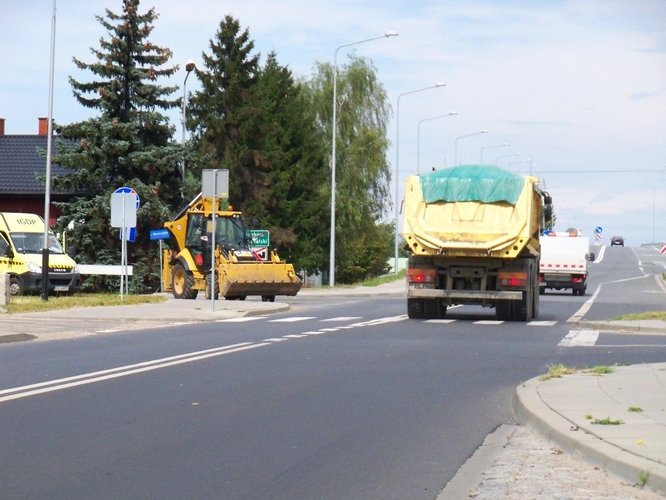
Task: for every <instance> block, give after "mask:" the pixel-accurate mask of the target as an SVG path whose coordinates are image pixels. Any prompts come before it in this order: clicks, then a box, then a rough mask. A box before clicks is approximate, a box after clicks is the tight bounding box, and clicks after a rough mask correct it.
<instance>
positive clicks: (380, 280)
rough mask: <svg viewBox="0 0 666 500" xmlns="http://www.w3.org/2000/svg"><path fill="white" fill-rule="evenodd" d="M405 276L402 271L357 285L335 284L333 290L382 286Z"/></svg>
mask: <svg viewBox="0 0 666 500" xmlns="http://www.w3.org/2000/svg"><path fill="white" fill-rule="evenodd" d="M406 275H407V271H405V270H404V269H403V270H402V271H398V274H384V275H382V276H377V277H375V278H369V279H367V280H365V281H359V282H358V283H351V284H344V283H337V282H336V283H335V288H354V287H357V286H378V285H383V284H384V283H392V282H393V281H398V280H404V279H405V276H406ZM318 288H329V286H328V285H322V286H321V287H318Z"/></svg>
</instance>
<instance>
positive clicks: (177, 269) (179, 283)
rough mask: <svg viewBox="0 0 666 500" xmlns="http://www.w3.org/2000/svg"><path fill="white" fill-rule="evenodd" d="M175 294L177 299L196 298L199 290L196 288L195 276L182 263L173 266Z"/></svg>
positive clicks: (172, 282)
mask: <svg viewBox="0 0 666 500" xmlns="http://www.w3.org/2000/svg"><path fill="white" fill-rule="evenodd" d="M171 286H172V288H173V296H174V297H175V298H177V299H196V298H197V295H198V293H199V290H195V289H194V276H192V273H188V272H187V271H186V270H185V268H184V267H183V265H182V264H176V265H175V266H173V279H172V281H171Z"/></svg>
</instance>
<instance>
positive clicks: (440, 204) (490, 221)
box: [402, 165, 552, 321]
mask: <svg viewBox="0 0 666 500" xmlns="http://www.w3.org/2000/svg"><path fill="white" fill-rule="evenodd" d="M403 214H404V215H403V217H404V219H403V229H402V235H403V237H404V240H405V244H406V249H407V250H408V252H409V254H410V256H409V259H408V263H407V314H408V316H409V317H410V318H419V319H424V318H425V319H438V318H443V317H444V316H445V314H446V310H447V307H449V306H452V305H456V304H477V305H481V306H483V307H490V308H493V307H494V308H495V312H496V316H497V318H498V319H501V320H505V321H529V320H531V319H533V318H536V317H537V316H538V314H539V256H540V245H539V235H540V234H541V232H542V230H544V229H546V228H549V227H551V226H552V200H551V197H550V195H549V194H548V193H547V192H546V191H544V190H542V189H541V188H540V185H539V180H538V178H537V177H533V176H522V175H518V174H516V173H513V172H510V171H508V170H505V169H502V168H499V167H497V166H495V165H460V166H456V167H452V168H447V169H442V170H436V171H433V172H429V173H427V174H424V175H414V176H409V177H408V178H407V181H406V190H405V198H404V206H403Z"/></svg>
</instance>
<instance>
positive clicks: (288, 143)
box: [255, 53, 328, 273]
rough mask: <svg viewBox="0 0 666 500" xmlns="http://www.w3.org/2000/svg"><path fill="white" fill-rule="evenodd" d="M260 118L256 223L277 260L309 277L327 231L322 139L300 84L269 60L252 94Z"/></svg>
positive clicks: (320, 259)
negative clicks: (261, 194) (261, 182)
mask: <svg viewBox="0 0 666 500" xmlns="http://www.w3.org/2000/svg"><path fill="white" fill-rule="evenodd" d="M255 102H256V103H257V109H258V115H259V117H260V126H259V131H260V134H259V137H260V141H261V158H262V163H266V164H267V165H268V166H269V167H270V168H269V170H268V171H267V177H268V180H269V184H268V185H267V186H266V187H267V189H268V196H267V197H266V200H265V204H264V206H263V207H261V209H262V210H263V212H262V213H261V217H258V218H259V221H260V222H262V221H265V224H267V226H268V227H269V228H270V230H271V237H272V239H273V242H274V243H275V245H276V246H277V248H278V250H279V252H280V255H281V256H284V257H285V258H288V259H289V260H290V261H291V262H294V263H296V264H297V266H298V268H300V269H305V270H307V271H308V272H309V273H316V272H317V271H321V270H322V267H323V264H324V263H325V262H326V259H325V255H326V254H327V246H326V245H327V241H328V238H327V237H326V234H325V231H322V227H325V226H326V216H327V215H326V211H325V210H322V207H323V206H325V203H326V199H327V195H326V192H327V183H326V177H327V173H328V157H327V148H326V138H325V137H324V136H323V131H322V130H321V128H319V127H317V125H316V115H315V114H314V113H313V111H312V108H311V107H310V106H309V103H308V101H307V94H306V93H305V90H304V88H303V85H302V84H297V83H296V82H295V81H294V78H293V76H292V74H291V71H290V70H289V69H288V68H286V67H283V66H280V64H279V63H278V61H277V57H276V55H275V53H270V54H269V55H268V58H267V61H266V63H265V65H264V66H263V68H262V70H261V73H260V78H259V81H258V84H257V87H256V89H255Z"/></svg>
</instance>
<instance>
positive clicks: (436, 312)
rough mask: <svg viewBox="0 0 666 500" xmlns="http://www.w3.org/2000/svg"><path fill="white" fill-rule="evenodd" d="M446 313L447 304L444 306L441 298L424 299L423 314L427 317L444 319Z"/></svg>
mask: <svg viewBox="0 0 666 500" xmlns="http://www.w3.org/2000/svg"><path fill="white" fill-rule="evenodd" d="M445 315H446V306H442V301H441V300H440V299H427V300H424V301H423V316H424V317H425V319H442V318H443V317H444V316H445Z"/></svg>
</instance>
